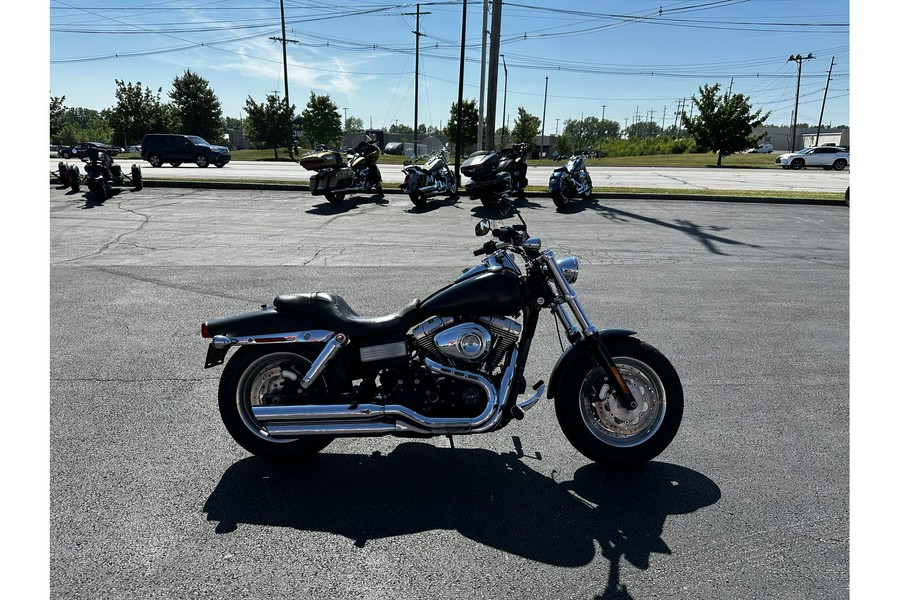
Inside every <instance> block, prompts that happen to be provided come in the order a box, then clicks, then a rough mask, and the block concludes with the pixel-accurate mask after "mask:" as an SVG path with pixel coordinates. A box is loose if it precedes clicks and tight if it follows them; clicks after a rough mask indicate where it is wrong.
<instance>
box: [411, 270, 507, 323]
mask: <svg viewBox="0 0 900 600" xmlns="http://www.w3.org/2000/svg"><path fill="white" fill-rule="evenodd" d="M523 302H524V292H523V290H522V283H521V281H519V277H518V275H516V274H515V273H513V272H512V271H510V270H509V269H502V270H499V271H484V272H482V273H479V274H478V275H475V276H473V277H469V278H466V279H463V280H461V281H457V282H456V283H453V284H451V285H448V286H447V287H445V288H444V289H442V290H439V291H437V292H435V293H434V294H432V295H431V296H429V297H428V298H426V299H425V300H424V301H423V302H422V304H421V305H420V307H419V310H420V311H421V313H422V315H423V316H433V315H515V314H516V313H518V312H519V311H521V310H522V304H523Z"/></svg>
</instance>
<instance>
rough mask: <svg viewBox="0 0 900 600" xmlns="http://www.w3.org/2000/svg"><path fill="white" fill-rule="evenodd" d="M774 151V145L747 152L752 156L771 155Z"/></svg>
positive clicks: (766, 145) (762, 145)
mask: <svg viewBox="0 0 900 600" xmlns="http://www.w3.org/2000/svg"><path fill="white" fill-rule="evenodd" d="M774 149H775V146H773V145H772V144H761V145H759V146H757V147H756V148H750V149H749V150H747V152H749V153H750V154H754V153H755V154H771V153H772V150H774Z"/></svg>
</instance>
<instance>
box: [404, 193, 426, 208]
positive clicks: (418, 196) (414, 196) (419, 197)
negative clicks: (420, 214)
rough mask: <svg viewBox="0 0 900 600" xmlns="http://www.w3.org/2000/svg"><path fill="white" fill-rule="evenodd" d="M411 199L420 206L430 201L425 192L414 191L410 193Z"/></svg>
mask: <svg viewBox="0 0 900 600" xmlns="http://www.w3.org/2000/svg"><path fill="white" fill-rule="evenodd" d="M409 199H410V200H412V203H413V204H415V205H416V206H418V207H420V208H421V207H422V206H425V205H426V204H427V203H428V198H426V197H425V196H424V195H423V194H419V193H412V194H410V195H409Z"/></svg>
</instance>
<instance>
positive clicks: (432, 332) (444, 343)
mask: <svg viewBox="0 0 900 600" xmlns="http://www.w3.org/2000/svg"><path fill="white" fill-rule="evenodd" d="M521 332H522V326H521V325H519V324H518V323H517V322H516V321H513V320H512V319H509V318H506V317H501V316H493V317H480V318H479V319H477V320H476V321H467V322H462V323H455V321H454V319H453V317H434V318H431V319H429V320H427V321H425V322H424V323H420V324H419V325H417V326H416V327H415V328H414V329H413V330H412V335H413V339H414V341H415V345H416V347H417V348H418V349H419V351H420V352H421V353H422V355H423V356H425V357H427V358H430V359H432V360H434V361H436V362H438V363H440V364H444V365H448V366H452V367H456V368H458V369H461V370H463V371H474V372H477V373H480V374H482V375H487V376H490V375H492V374H493V373H494V371H495V370H496V369H497V367H498V366H499V365H500V363H501V362H502V360H503V358H504V357H505V356H506V354H507V353H508V352H509V351H510V350H511V349H512V347H513V346H514V345H515V344H516V342H517V341H518V340H519V334H520V333H521Z"/></svg>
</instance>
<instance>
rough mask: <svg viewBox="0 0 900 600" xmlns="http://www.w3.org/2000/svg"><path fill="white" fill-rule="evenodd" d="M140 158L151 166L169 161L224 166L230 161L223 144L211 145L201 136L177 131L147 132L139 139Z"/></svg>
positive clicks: (157, 165)
mask: <svg viewBox="0 0 900 600" xmlns="http://www.w3.org/2000/svg"><path fill="white" fill-rule="evenodd" d="M141 158H143V159H144V160H146V161H147V162H149V163H150V166H152V167H161V166H162V165H163V163H169V164H170V165H172V166H173V167H177V166H180V165H181V164H182V163H186V162H192V163H195V164H196V165H197V166H198V167H202V168H206V167H208V166H209V165H216V166H217V167H224V166H225V165H227V164H228V163H229V162H230V161H231V153H230V152H229V151H228V148H226V147H225V146H213V145H211V144H210V143H209V142H207V141H206V140H204V139H203V138H202V137H198V136H196V135H183V134H178V133H148V134H147V135H145V136H144V139H143V140H142V141H141Z"/></svg>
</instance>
